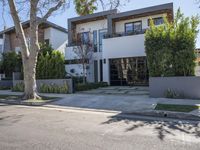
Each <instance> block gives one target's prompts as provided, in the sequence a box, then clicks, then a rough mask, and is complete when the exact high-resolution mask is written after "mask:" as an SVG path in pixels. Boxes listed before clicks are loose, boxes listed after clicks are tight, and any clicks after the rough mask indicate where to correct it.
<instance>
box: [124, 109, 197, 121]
mask: <svg viewBox="0 0 200 150" xmlns="http://www.w3.org/2000/svg"><path fill="white" fill-rule="evenodd" d="M123 114H125V115H137V116H146V117H154V118H155V117H159V118H169V119H179V120H191V121H200V116H196V115H193V114H188V113H182V112H170V111H157V110H156V111H153V110H152V111H145V112H128V113H123Z"/></svg>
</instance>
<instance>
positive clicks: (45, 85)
mask: <svg viewBox="0 0 200 150" xmlns="http://www.w3.org/2000/svg"><path fill="white" fill-rule="evenodd" d="M36 83H37V88H38V91H39V92H41V93H46V92H45V91H47V93H69V94H70V93H73V81H72V79H44V80H37V81H36ZM19 84H23V80H13V87H16V86H17V85H19ZM55 87H57V89H56V88H55ZM66 90H67V92H61V91H66ZM52 91H53V92H52ZM56 91H57V92H56Z"/></svg>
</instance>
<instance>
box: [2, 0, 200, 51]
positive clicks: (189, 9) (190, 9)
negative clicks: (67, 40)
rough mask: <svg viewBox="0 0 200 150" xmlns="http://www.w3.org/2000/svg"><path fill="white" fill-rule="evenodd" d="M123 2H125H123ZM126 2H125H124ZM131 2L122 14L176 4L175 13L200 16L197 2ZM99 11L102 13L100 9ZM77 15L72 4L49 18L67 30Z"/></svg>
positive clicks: (135, 0)
mask: <svg viewBox="0 0 200 150" xmlns="http://www.w3.org/2000/svg"><path fill="white" fill-rule="evenodd" d="M122 1H123V0H122ZM124 1H125V0H124ZM129 1H130V2H129V3H127V4H126V5H123V6H121V7H120V8H119V10H120V12H124V11H128V10H133V9H139V8H144V7H148V6H153V5H159V4H164V3H170V2H173V3H174V12H176V10H177V9H178V8H179V7H180V8H181V11H182V12H183V13H184V14H185V16H192V15H196V14H199V15H200V8H199V6H200V4H199V5H198V4H197V2H196V1H197V0H129ZM97 11H101V9H98V10H97ZM0 14H2V10H0ZM76 16H77V14H76V12H75V10H74V5H73V3H71V4H70V7H69V8H68V9H67V10H66V11H65V12H63V13H62V14H58V15H54V16H52V17H50V18H49V20H50V21H52V22H54V23H56V24H58V25H60V26H63V27H65V28H67V19H68V18H72V17H76ZM3 25H4V23H3V21H2V19H0V30H2V29H3ZM6 25H7V27H10V26H12V25H13V23H12V18H11V17H10V16H9V15H6ZM197 47H200V34H199V36H198V39H197Z"/></svg>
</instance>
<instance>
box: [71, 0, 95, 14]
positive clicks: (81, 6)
mask: <svg viewBox="0 0 200 150" xmlns="http://www.w3.org/2000/svg"><path fill="white" fill-rule="evenodd" d="M96 1H97V0H74V3H75V9H76V13H77V14H78V15H80V16H84V15H88V14H93V13H94V11H95V10H97V7H96V6H95V3H96Z"/></svg>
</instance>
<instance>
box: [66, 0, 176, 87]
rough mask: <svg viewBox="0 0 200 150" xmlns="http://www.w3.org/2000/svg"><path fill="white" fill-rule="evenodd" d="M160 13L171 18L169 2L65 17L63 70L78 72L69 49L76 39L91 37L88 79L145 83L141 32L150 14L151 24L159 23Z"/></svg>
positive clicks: (161, 20)
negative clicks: (64, 63)
mask: <svg viewBox="0 0 200 150" xmlns="http://www.w3.org/2000/svg"><path fill="white" fill-rule="evenodd" d="M164 16H165V17H167V19H168V20H169V21H173V3H168V4H163V5H158V6H153V7H148V8H143V9H138V10H132V11H127V12H122V13H118V12H117V10H110V11H104V12H100V13H95V14H92V15H87V16H80V17H76V18H71V19H69V20H68V31H69V33H68V47H67V48H66V59H67V63H68V64H67V65H66V70H67V72H68V73H70V74H73V75H75V76H81V75H82V72H83V69H82V66H81V64H77V62H78V61H75V59H77V56H76V55H75V53H74V51H73V49H74V46H76V45H77V43H78V42H77V41H82V42H84V41H87V40H88V39H89V38H91V39H92V41H93V51H94V54H93V57H92V59H91V60H90V61H89V64H88V68H87V80H88V81H89V82H101V81H103V82H108V83H109V84H110V85H145V84H148V68H147V63H146V54H145V46H144V41H145V37H144V36H145V35H144V33H145V30H146V29H148V28H149V19H150V18H153V20H154V23H155V25H161V24H163V22H164V21H163V17H164ZM90 33H92V36H90Z"/></svg>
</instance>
